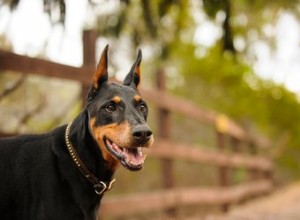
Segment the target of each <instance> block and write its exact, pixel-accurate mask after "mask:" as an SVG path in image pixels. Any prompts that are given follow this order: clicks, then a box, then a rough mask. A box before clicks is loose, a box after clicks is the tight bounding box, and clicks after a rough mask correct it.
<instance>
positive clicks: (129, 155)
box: [104, 138, 146, 171]
mask: <svg viewBox="0 0 300 220" xmlns="http://www.w3.org/2000/svg"><path fill="white" fill-rule="evenodd" d="M104 142H105V146H106V148H107V150H108V151H109V152H110V153H111V154H112V155H113V156H114V157H116V158H117V159H118V160H119V161H120V162H121V164H122V165H123V166H124V167H126V168H127V169H129V170H132V171H137V170H140V169H142V168H143V165H144V161H145V158H146V155H144V153H143V151H142V147H141V146H140V147H120V146H118V145H117V144H115V143H114V142H112V141H111V140H109V139H107V138H106V139H105V141H104Z"/></svg>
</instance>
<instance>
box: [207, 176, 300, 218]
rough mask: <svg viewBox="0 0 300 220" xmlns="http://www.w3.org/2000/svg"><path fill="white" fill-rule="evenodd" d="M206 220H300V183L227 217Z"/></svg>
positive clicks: (235, 209) (232, 212) (239, 208)
mask: <svg viewBox="0 0 300 220" xmlns="http://www.w3.org/2000/svg"><path fill="white" fill-rule="evenodd" d="M205 220H300V182H297V183H294V184H292V185H289V186H288V187H285V188H282V189H280V190H279V191H277V192H275V193H273V194H271V195H270V196H267V197H263V198H260V199H257V200H254V201H253V202H250V203H248V204H246V205H242V206H238V207H236V208H233V209H232V210H231V211H230V212H229V213H228V214H227V215H226V216H225V217H220V216H211V217H208V218H205Z"/></svg>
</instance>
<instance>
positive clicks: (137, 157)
mask: <svg viewBox="0 0 300 220" xmlns="http://www.w3.org/2000/svg"><path fill="white" fill-rule="evenodd" d="M123 155H125V156H126V161H127V162H129V163H131V164H134V165H140V164H142V163H144V157H143V153H142V150H141V149H140V148H136V149H134V150H133V149H127V148H124V150H123Z"/></svg>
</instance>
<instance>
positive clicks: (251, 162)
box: [149, 139, 273, 171]
mask: <svg viewBox="0 0 300 220" xmlns="http://www.w3.org/2000/svg"><path fill="white" fill-rule="evenodd" d="M149 154H150V155H151V156H154V157H158V158H165V159H173V160H176V159H182V160H187V161H190V162H198V163H204V164H208V165H214V166H225V167H232V168H247V169H256V170H261V171H272V169H273V165H272V162H271V161H270V160H269V159H267V158H265V157H262V156H250V155H241V154H238V153H220V152H218V151H211V150H210V151H209V150H204V149H201V146H196V145H191V144H178V143H174V142H172V141H169V140H162V139H161V140H155V145H154V146H153V147H152V149H151V150H150V151H149Z"/></svg>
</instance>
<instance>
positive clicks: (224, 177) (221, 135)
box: [215, 115, 230, 212]
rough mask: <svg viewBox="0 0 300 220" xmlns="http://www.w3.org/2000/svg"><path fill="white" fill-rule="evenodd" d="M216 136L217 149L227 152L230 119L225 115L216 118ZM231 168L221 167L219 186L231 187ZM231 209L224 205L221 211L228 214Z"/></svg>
mask: <svg viewBox="0 0 300 220" xmlns="http://www.w3.org/2000/svg"><path fill="white" fill-rule="evenodd" d="M215 127H216V135H217V147H218V148H219V150H220V151H221V152H222V151H223V152H224V151H225V145H226V144H225V134H226V131H227V130H228V118H227V117H226V116H224V115H219V116H217V117H216V121H215ZM229 182H230V180H229V168H228V167H226V166H220V168H219V184H220V186H221V187H226V186H228V185H229ZM228 209H229V204H223V205H222V206H221V210H222V211H223V212H227V211H228Z"/></svg>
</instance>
